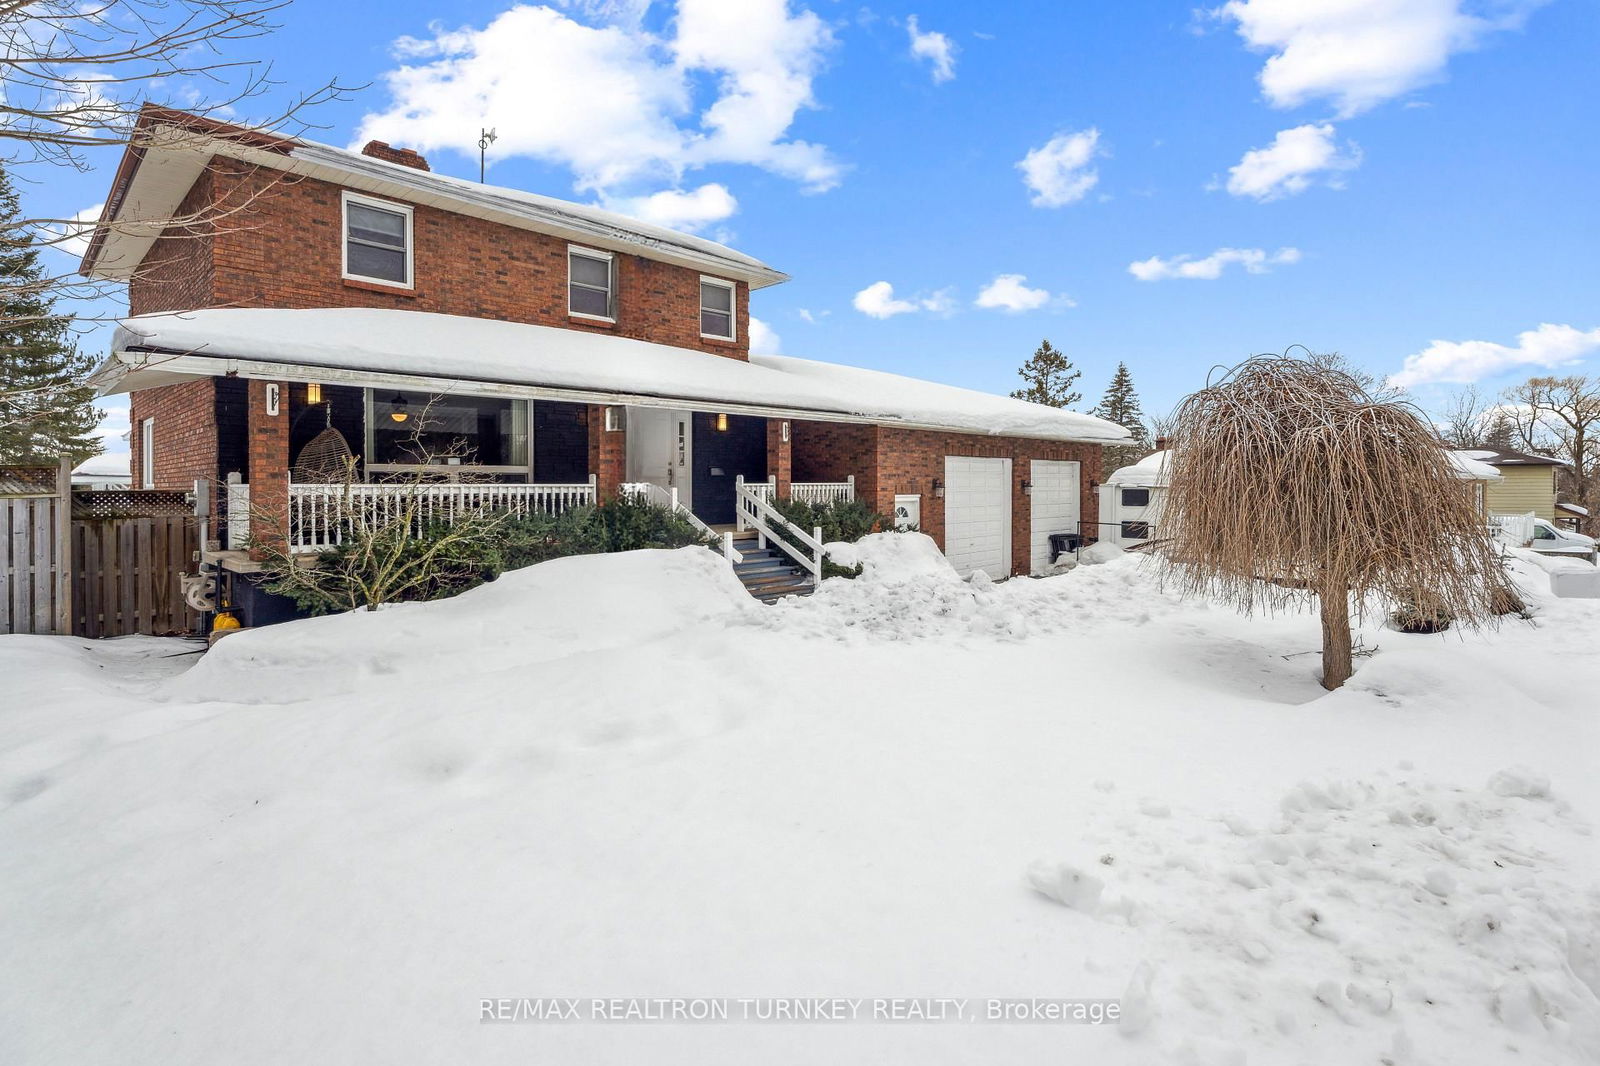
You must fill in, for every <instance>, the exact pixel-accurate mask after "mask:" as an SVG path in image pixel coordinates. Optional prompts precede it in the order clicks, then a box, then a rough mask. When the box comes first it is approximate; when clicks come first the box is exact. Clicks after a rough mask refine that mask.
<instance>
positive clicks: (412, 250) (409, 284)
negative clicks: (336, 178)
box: [339, 189, 417, 289]
mask: <svg viewBox="0 0 1600 1066" xmlns="http://www.w3.org/2000/svg"><path fill="white" fill-rule="evenodd" d="M351 204H360V205H361V206H362V207H370V208H372V209H373V210H375V211H388V212H390V213H391V214H397V215H403V216H405V220H406V280H405V282H404V283H401V282H398V281H392V280H390V279H389V278H374V277H369V276H368V275H366V274H352V273H351V272H350V205H351ZM339 217H340V223H339V270H340V272H341V273H342V274H343V275H344V278H345V280H347V281H359V282H362V283H363V284H366V285H383V286H385V287H387V288H391V289H414V288H416V282H417V273H416V266H415V259H416V240H415V237H414V229H415V227H414V226H413V225H412V208H411V205H410V204H401V203H396V202H395V201H393V200H380V199H378V198H377V197H374V196H363V195H361V194H360V193H358V192H351V191H350V190H348V189H346V190H345V191H344V195H343V196H342V197H340V201H339Z"/></svg>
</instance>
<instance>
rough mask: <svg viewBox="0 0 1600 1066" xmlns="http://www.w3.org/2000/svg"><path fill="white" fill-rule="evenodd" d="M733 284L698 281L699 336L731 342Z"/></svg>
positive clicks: (714, 280)
mask: <svg viewBox="0 0 1600 1066" xmlns="http://www.w3.org/2000/svg"><path fill="white" fill-rule="evenodd" d="M733 292H734V289H733V283H732V282H728V281H719V280H718V279H716V278H701V279H700V336H702V337H711V338H714V339H716V340H724V341H731V340H733V339H734V336H733Z"/></svg>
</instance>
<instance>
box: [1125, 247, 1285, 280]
mask: <svg viewBox="0 0 1600 1066" xmlns="http://www.w3.org/2000/svg"><path fill="white" fill-rule="evenodd" d="M1299 261H1300V250H1299V249H1298V248H1280V249H1278V250H1277V251H1276V252H1273V253H1271V254H1270V255H1269V254H1268V253H1267V252H1266V250H1265V249H1262V248H1218V249H1217V250H1216V251H1214V252H1212V253H1211V254H1210V255H1208V256H1206V257H1205V258H1204V259H1196V258H1194V257H1193V256H1189V255H1175V256H1173V257H1172V258H1171V259H1163V258H1161V257H1160V256H1159V255H1153V256H1151V257H1150V258H1149V259H1142V260H1140V261H1139V262H1137V263H1129V264H1128V273H1130V274H1132V275H1133V276H1134V277H1136V278H1138V279H1139V280H1140V281H1168V280H1171V279H1173V278H1187V279H1191V280H1201V281H1215V280H1216V279H1218V278H1220V277H1221V276H1222V272H1223V270H1224V269H1225V268H1226V267H1228V266H1229V265H1230V264H1234V263H1237V264H1239V265H1240V266H1242V267H1244V269H1245V271H1246V272H1247V273H1250V274H1265V273H1268V272H1269V271H1270V270H1271V268H1272V267H1274V266H1282V265H1287V264H1289V263H1298V262H1299Z"/></svg>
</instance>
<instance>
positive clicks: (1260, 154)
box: [1228, 122, 1361, 201]
mask: <svg viewBox="0 0 1600 1066" xmlns="http://www.w3.org/2000/svg"><path fill="white" fill-rule="evenodd" d="M1360 165H1361V150H1360V149H1359V148H1357V147H1356V146H1355V145H1353V144H1349V143H1348V142H1346V150H1345V151H1343V152H1341V151H1340V149H1339V146H1338V144H1337V143H1336V142H1335V131H1334V128H1333V125H1332V124H1331V123H1327V122H1324V123H1321V124H1316V123H1307V124H1306V125H1304V126H1296V127H1294V129H1289V130H1281V131H1279V133H1278V135H1277V136H1276V137H1274V138H1273V139H1272V143H1271V144H1270V145H1268V146H1267V147H1265V148H1252V149H1251V150H1250V151H1248V152H1246V153H1245V154H1244V158H1243V159H1241V160H1239V164H1238V166H1235V167H1231V168H1230V169H1229V170H1228V191H1229V192H1230V193H1232V194H1233V195H1235V196H1249V197H1253V198H1254V199H1257V200H1263V201H1265V200H1278V199H1282V198H1283V197H1285V196H1293V195H1295V194H1296V193H1300V192H1304V191H1305V190H1306V189H1308V188H1310V186H1311V183H1312V181H1313V180H1314V179H1316V178H1317V176H1318V175H1322V180H1323V182H1324V183H1325V184H1327V185H1329V186H1331V187H1333V188H1340V187H1342V182H1341V179H1340V177H1339V175H1340V174H1341V173H1342V172H1343V171H1346V170H1353V169H1355V168H1356V167H1358V166H1360Z"/></svg>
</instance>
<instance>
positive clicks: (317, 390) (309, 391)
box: [306, 381, 322, 404]
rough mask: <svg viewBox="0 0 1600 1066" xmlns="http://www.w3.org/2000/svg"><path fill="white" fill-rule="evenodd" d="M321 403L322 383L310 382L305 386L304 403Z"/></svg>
mask: <svg viewBox="0 0 1600 1066" xmlns="http://www.w3.org/2000/svg"><path fill="white" fill-rule="evenodd" d="M321 402H322V382H320V381H312V382H308V383H307V384H306V403H308V404H313V403H321Z"/></svg>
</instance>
